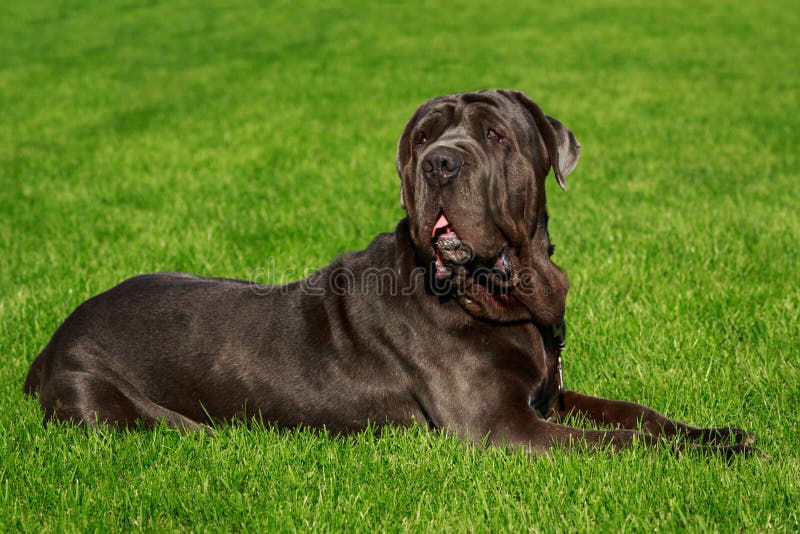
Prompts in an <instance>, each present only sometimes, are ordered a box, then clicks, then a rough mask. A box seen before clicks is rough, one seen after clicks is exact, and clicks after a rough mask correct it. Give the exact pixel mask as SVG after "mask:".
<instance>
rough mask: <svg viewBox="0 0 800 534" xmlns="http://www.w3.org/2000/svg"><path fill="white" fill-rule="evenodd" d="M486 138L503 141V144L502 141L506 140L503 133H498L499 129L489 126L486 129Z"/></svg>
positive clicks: (498, 141)
mask: <svg viewBox="0 0 800 534" xmlns="http://www.w3.org/2000/svg"><path fill="white" fill-rule="evenodd" d="M486 138H487V139H491V140H492V141H495V142H496V143H501V144H502V143H505V142H506V138H505V137H503V136H502V135H500V134H499V133H497V130H495V129H494V128H489V129H488V130H487V131H486Z"/></svg>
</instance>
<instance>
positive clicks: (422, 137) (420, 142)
mask: <svg viewBox="0 0 800 534" xmlns="http://www.w3.org/2000/svg"><path fill="white" fill-rule="evenodd" d="M427 142H428V138H427V136H426V135H425V134H424V133H421V134H419V135H418V136H417V142H416V143H415V144H416V146H417V147H421V146H422V145H424V144H425V143H427Z"/></svg>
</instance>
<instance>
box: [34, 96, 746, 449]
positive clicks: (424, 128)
mask: <svg viewBox="0 0 800 534" xmlns="http://www.w3.org/2000/svg"><path fill="white" fill-rule="evenodd" d="M579 148H580V147H579V144H578V142H577V141H576V139H575V137H574V136H573V134H572V132H570V130H568V129H567V128H566V127H565V126H564V125H563V124H561V122H559V121H558V120H556V119H554V118H552V117H549V116H547V115H545V114H544V113H543V112H542V110H541V109H540V108H539V106H538V105H536V104H535V103H534V102H533V101H531V100H530V99H529V98H528V97H527V96H525V95H524V94H523V93H520V92H515V91H481V92H473V93H464V94H455V95H450V96H443V97H439V98H434V99H432V100H430V101H428V102H426V103H424V104H423V105H422V106H421V107H420V108H419V109H418V110H417V111H416V113H414V115H413V116H412V117H411V119H410V120H409V122H408V124H407V125H406V127H405V130H404V131H403V135H402V137H401V138H400V142H399V145H398V152H397V170H398V172H399V174H400V178H401V181H402V190H401V198H402V203H403V206H404V207H405V209H406V212H407V214H408V217H407V218H405V219H403V220H402V221H400V223H399V224H398V225H397V227H396V229H395V231H394V232H393V233H386V234H381V235H379V236H378V237H376V238H375V240H374V241H373V242H372V243H371V244H370V245H369V246H368V247H367V248H366V249H365V250H362V251H359V252H352V253H347V254H344V255H343V256H341V257H339V258H338V259H336V260H335V261H334V262H333V263H332V264H331V265H329V266H328V267H325V268H324V269H321V270H320V271H318V272H316V273H315V274H314V275H312V276H311V277H309V278H307V279H305V280H302V281H299V282H295V283H292V284H289V285H287V286H274V287H261V286H255V287H254V285H253V284H251V283H249V282H246V281H239V280H227V279H220V278H201V277H198V276H192V275H188V274H174V273H161V274H148V275H142V276H137V277H134V278H131V279H129V280H127V281H125V282H122V283H121V284H119V285H118V286H116V287H114V288H112V289H110V290H109V291H107V292H105V293H103V294H100V295H98V296H96V297H94V298H91V299H89V300H88V301H86V302H84V303H83V304H81V305H80V306H78V308H77V309H76V310H75V311H74V312H73V313H72V315H70V316H69V318H68V319H67V320H66V321H64V323H63V324H62V325H61V326H60V328H59V329H58V330H57V331H56V333H55V334H54V335H53V338H52V339H51V340H50V342H49V344H48V345H47V346H46V347H45V349H44V350H43V351H42V353H41V354H40V355H39V356H38V358H36V360H35V361H34V362H33V364H32V366H31V369H30V372H29V374H28V377H27V380H26V382H25V391H26V392H28V393H31V394H34V393H38V395H39V399H40V402H41V404H42V406H43V408H44V414H45V421H48V420H51V419H54V418H55V419H61V420H70V421H73V422H76V423H80V424H88V425H97V424H98V423H100V424H102V423H108V424H110V425H111V426H115V427H117V426H121V427H131V426H134V427H136V426H142V425H144V426H152V425H153V424H154V423H156V422H157V421H160V420H163V421H164V422H166V423H167V424H169V425H172V426H175V427H178V428H181V429H191V428H195V427H198V426H201V425H203V424H204V423H208V422H210V421H220V420H232V419H236V418H238V417H240V416H243V417H245V418H249V417H259V418H262V419H263V420H264V421H268V422H271V423H274V424H276V425H278V426H281V427H295V426H297V425H303V426H307V427H312V428H327V429H329V430H330V431H332V432H335V433H338V432H350V431H358V430H359V429H362V428H364V427H365V426H366V425H367V424H368V423H370V422H371V423H373V424H376V425H378V426H381V425H383V424H386V423H393V424H398V425H407V424H411V423H412V422H414V421H416V422H418V423H421V424H423V425H427V426H428V427H430V428H432V429H447V430H449V431H452V432H455V433H457V434H458V435H459V436H461V437H462V438H463V439H465V440H468V441H480V440H483V439H488V441H489V442H491V443H502V444H510V445H519V446H523V447H525V448H527V449H529V450H532V451H535V452H543V451H547V450H549V449H550V448H551V446H553V445H554V444H556V445H559V444H560V445H567V446H568V445H570V444H577V443H588V444H589V446H597V445H605V444H608V445H611V446H614V447H617V448H619V447H624V446H627V445H629V444H630V443H632V442H633V441H635V440H640V441H641V442H643V443H645V444H654V443H656V442H657V441H658V440H659V439H660V438H669V437H672V436H675V435H676V434H679V435H682V436H683V437H684V438H685V439H684V440H683V441H681V442H680V443H681V444H679V447H681V448H683V447H687V446H688V447H692V448H699V449H703V450H718V451H720V452H723V453H725V454H732V453H737V452H749V451H750V450H751V443H752V441H753V439H754V437H753V436H752V434H749V433H747V432H744V431H742V430H739V429H735V428H696V427H692V426H688V425H685V424H683V423H679V422H676V421H673V420H670V419H668V418H666V417H664V416H662V415H661V414H659V413H657V412H655V411H654V410H651V409H649V408H646V407H643V406H641V405H639V404H634V403H630V402H622V401H615V400H607V399H601V398H594V397H590V396H587V395H583V394H581V393H577V392H575V391H570V390H567V389H564V388H563V385H562V379H561V350H562V348H563V343H564V322H563V319H564V305H565V300H566V296H567V288H568V286H569V283H568V281H567V276H566V274H565V273H564V271H562V270H561V269H560V268H559V267H557V266H556V265H555V264H554V263H553V262H552V261H551V259H550V256H551V254H552V250H553V247H552V245H551V244H550V239H549V236H548V231H547V210H546V205H545V177H546V176H547V175H548V173H549V170H550V169H551V168H552V169H553V172H554V174H555V177H556V180H557V181H558V183H559V185H561V187H562V188H565V182H564V179H565V178H566V176H567V175H568V174H569V173H570V172H571V171H572V170H573V168H574V167H575V165H576V164H577V163H578V155H579ZM570 413H575V414H579V415H581V416H583V417H585V418H588V419H589V420H591V421H595V422H597V423H598V424H600V425H605V426H609V427H612V428H610V429H608V430H585V429H579V428H573V427H570V426H566V425H563V424H561V423H560V421H562V420H563V419H564V417H565V416H567V415H568V414H570Z"/></svg>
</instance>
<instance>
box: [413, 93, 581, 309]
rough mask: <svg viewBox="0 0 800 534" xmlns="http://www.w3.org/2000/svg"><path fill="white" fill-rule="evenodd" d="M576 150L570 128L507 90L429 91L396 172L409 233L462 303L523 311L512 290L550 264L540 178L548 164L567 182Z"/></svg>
mask: <svg viewBox="0 0 800 534" xmlns="http://www.w3.org/2000/svg"><path fill="white" fill-rule="evenodd" d="M579 150H580V146H579V144H578V142H577V141H576V139H575V137H574V136H573V135H572V132H570V131H569V130H568V129H567V128H566V127H565V126H564V125H563V124H561V123H560V122H559V121H557V120H556V119H554V118H552V117H548V116H547V115H545V114H544V113H543V112H542V110H541V109H540V108H539V106H538V105H536V104H535V103H534V102H533V101H532V100H530V99H529V98H528V97H527V96H525V94H523V93H521V92H516V91H480V92H475V93H462V94H455V95H449V96H442V97H438V98H434V99H432V100H429V101H428V102H426V103H424V104H423V105H422V106H420V107H419V109H418V110H417V111H416V112H415V113H414V115H413V116H412V117H411V119H410V120H409V121H408V124H406V127H405V129H404V131H403V135H402V136H401V138H400V142H399V144H398V152H397V170H398V173H399V175H400V179H401V181H402V190H401V201H402V203H403V207H404V208H405V209H406V211H407V213H408V216H409V226H410V232H411V239H412V241H413V242H414V245H415V247H416V249H417V252H418V253H419V255H420V256H421V257H422V258H423V259H424V260H426V261H427V262H429V263H430V265H431V271H432V272H433V273H434V279H435V280H436V281H438V282H442V283H445V282H446V283H447V284H449V286H451V287H452V288H453V292H454V295H455V296H456V297H457V298H459V302H460V303H461V304H462V305H463V306H464V307H465V308H466V309H467V310H468V311H470V312H471V313H473V314H475V315H478V316H482V317H487V318H491V319H496V320H516V319H520V318H523V317H524V316H526V314H528V313H532V310H530V309H529V308H530V307H531V306H530V305H525V306H521V304H526V303H525V300H526V299H525V298H520V297H521V295H520V288H521V287H522V286H524V285H525V284H526V283H527V284H528V285H530V284H536V283H537V281H536V280H534V278H536V274H537V272H538V274H539V275H540V276H539V278H541V276H542V275H543V273H542V270H543V269H548V268H549V266H548V264H549V265H552V264H551V263H550V261H549V255H550V253H551V252H552V249H551V246H550V243H549V238H548V236H547V226H546V224H547V214H546V211H545V189H544V180H545V177H546V176H547V174H548V172H549V170H550V168H553V170H554V173H555V176H556V179H557V180H558V183H559V185H561V187H562V188H564V189H566V183H565V181H564V180H565V178H566V176H567V175H568V174H569V173H570V172H572V170H573V169H574V168H575V165H576V164H577V163H578V156H579ZM553 267H555V266H553ZM526 269H527V270H531V271H532V274H531V273H528V274H525V271H526ZM556 269H557V268H556ZM544 274H546V273H544ZM531 276H533V278H531ZM526 277H527V281H526ZM540 282H541V280H539V283H540ZM564 284H565V285H566V277H564ZM529 290H534V291H536V290H537V288H529ZM548 290H549V291H552V290H553V288H549V289H548ZM563 293H564V295H566V287H565V288H564V290H563ZM562 308H563V306H562Z"/></svg>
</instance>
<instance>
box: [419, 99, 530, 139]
mask: <svg viewBox="0 0 800 534" xmlns="http://www.w3.org/2000/svg"><path fill="white" fill-rule="evenodd" d="M524 117H525V114H524V113H523V110H522V109H521V107H520V106H519V104H517V103H516V102H514V101H512V100H510V99H509V98H507V97H505V96H504V95H502V94H498V93H495V92H488V91H487V92H479V93H464V94H458V95H448V96H444V97H439V98H435V99H433V100H430V101H428V102H427V103H426V104H424V105H423V106H421V107H420V109H419V110H418V111H417V113H416V115H415V117H414V118H413V119H412V121H410V122H409V125H408V126H409V127H410V128H407V131H406V132H404V133H405V134H406V136H407V137H408V136H410V137H411V139H410V143H411V144H420V143H422V142H427V141H434V140H437V139H440V138H442V137H450V136H454V137H457V136H469V137H473V138H480V137H481V136H482V135H483V134H484V131H485V129H486V128H487V127H492V128H496V129H498V130H502V131H503V132H504V133H505V134H506V136H507V137H508V138H510V139H509V140H515V141H516V139H511V138H514V136H516V135H519V134H520V133H528V132H529V130H530V129H531V127H532V125H531V124H530V123H526V121H524V120H523V118H524ZM414 119H416V120H414ZM412 146H413V145H412ZM412 146H409V148H412Z"/></svg>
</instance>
